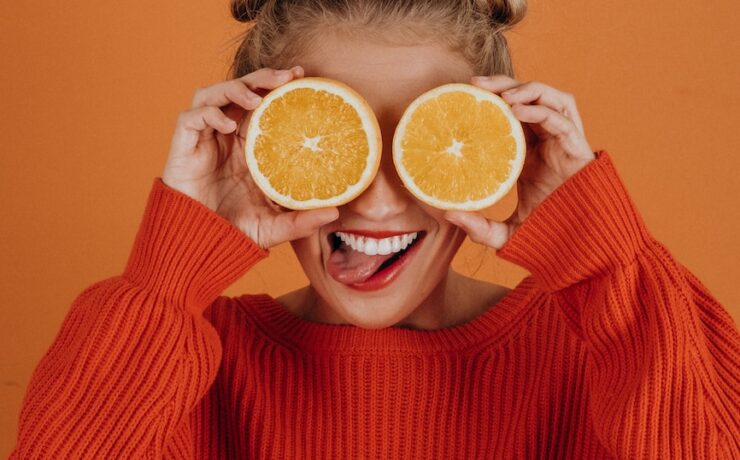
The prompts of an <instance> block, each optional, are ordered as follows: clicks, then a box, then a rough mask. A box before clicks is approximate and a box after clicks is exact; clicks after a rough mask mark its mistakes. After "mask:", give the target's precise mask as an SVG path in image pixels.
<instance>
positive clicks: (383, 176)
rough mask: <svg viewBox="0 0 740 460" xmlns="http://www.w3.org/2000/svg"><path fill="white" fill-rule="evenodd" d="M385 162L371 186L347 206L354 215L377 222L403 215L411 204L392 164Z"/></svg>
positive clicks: (382, 163)
mask: <svg viewBox="0 0 740 460" xmlns="http://www.w3.org/2000/svg"><path fill="white" fill-rule="evenodd" d="M383 160H384V161H382V162H381V166H380V168H379V169H378V173H377V174H376V175H375V178H374V179H373V181H372V183H371V184H370V186H369V187H368V188H367V189H365V191H364V192H362V194H360V196H358V197H357V198H355V199H354V200H352V201H350V202H349V203H347V205H346V206H347V208H349V210H351V211H352V212H353V213H355V214H357V215H359V216H362V217H363V218H365V219H368V220H372V221H375V222H384V221H390V220H392V219H393V218H394V217H397V216H398V215H400V214H403V213H404V212H405V211H406V209H407V208H408V206H409V202H410V201H409V197H408V194H407V193H406V191H405V189H404V188H403V185H402V183H401V179H400V178H399V177H398V175H397V174H396V171H395V169H393V166H392V164H391V165H389V162H388V161H385V159H383Z"/></svg>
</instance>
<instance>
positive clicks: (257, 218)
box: [162, 66, 339, 249]
mask: <svg viewBox="0 0 740 460" xmlns="http://www.w3.org/2000/svg"><path fill="white" fill-rule="evenodd" d="M302 76H303V69H302V68H301V67H300V66H297V67H294V68H292V69H290V70H274V69H269V68H263V69H259V70H257V71H255V72H252V73H250V74H247V75H245V76H243V77H240V78H237V79H234V80H228V81H224V82H220V83H216V84H214V85H211V86H207V87H205V88H199V89H197V90H196V91H195V95H194V96H193V102H192V107H191V108H190V110H187V111H185V112H181V113H180V115H179V117H178V119H177V125H176V127H175V133H174V135H173V137H172V143H171V145H170V152H169V156H168V158H167V164H166V166H165V169H164V173H163V174H162V181H163V182H164V183H165V184H166V185H167V186H169V187H171V188H173V189H175V190H177V191H179V192H182V193H184V194H185V195H187V196H189V197H191V198H193V199H195V200H197V201H199V202H200V203H202V204H204V205H205V206H207V207H208V208H210V209H211V210H213V211H214V212H216V213H217V214H219V215H220V216H222V217H224V218H225V219H227V220H228V221H230V222H231V223H232V224H234V225H235V226H236V227H237V228H239V229H240V230H242V231H243V232H244V233H245V234H246V235H247V236H248V237H249V238H251V239H252V241H254V242H255V243H257V244H258V245H259V246H260V247H262V248H265V249H267V248H270V247H272V246H275V245H277V244H279V243H282V242H284V241H290V240H294V239H297V238H302V237H305V236H308V235H310V234H312V233H313V232H315V231H316V230H317V229H318V228H319V227H320V226H322V225H324V224H326V223H329V222H331V221H333V220H335V219H336V218H337V217H338V215H339V213H338V211H337V209H336V208H323V209H315V210H310V211H285V210H283V208H281V207H279V206H278V205H276V204H275V203H273V202H272V201H271V200H270V199H269V198H267V197H266V196H265V195H264V193H263V192H262V191H261V190H260V189H259V188H258V187H257V185H256V184H255V183H254V181H253V180H252V176H251V175H250V173H249V170H248V169H247V162H246V158H245V154H244V141H245V138H246V129H247V125H248V118H249V114H250V113H251V111H252V110H254V109H256V108H257V106H258V105H259V104H260V102H261V100H262V98H261V97H260V96H259V94H258V91H259V92H261V93H263V94H266V93H267V92H269V90H272V89H274V88H277V87H279V86H280V85H283V84H285V83H287V82H289V81H291V80H293V79H294V78H301V77H302ZM265 90H267V91H265ZM240 126H241V127H240ZM237 129H238V131H237Z"/></svg>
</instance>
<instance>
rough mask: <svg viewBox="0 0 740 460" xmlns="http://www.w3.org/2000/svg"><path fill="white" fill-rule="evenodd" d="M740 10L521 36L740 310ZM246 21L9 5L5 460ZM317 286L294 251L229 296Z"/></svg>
mask: <svg viewBox="0 0 740 460" xmlns="http://www.w3.org/2000/svg"><path fill="white" fill-rule="evenodd" d="M738 17H740V4H738V2H736V1H735V0H715V1H713V2H695V1H689V0H674V1H671V2H667V1H664V2H642V1H637V0H631V1H623V2H618V3H608V2H589V1H586V0H549V1H544V0H531V1H530V10H529V14H528V16H527V18H526V19H525V20H524V22H522V23H520V24H519V25H518V26H517V27H516V28H515V30H514V31H511V32H509V34H508V37H509V42H510V44H511V47H512V52H513V56H514V65H515V68H516V69H517V76H518V77H519V79H520V80H524V81H527V80H539V81H543V82H546V83H548V84H550V85H552V86H555V87H556V88H560V89H562V90H565V91H568V92H572V93H574V94H575V95H576V100H577V102H578V107H579V109H580V112H581V115H582V118H583V120H584V124H585V129H586V135H587V138H588V139H589V141H590V143H591V146H592V147H593V148H594V149H600V148H604V149H606V150H608V151H609V152H610V154H611V155H612V158H613V159H614V161H615V163H616V164H617V167H618V170H619V172H620V175H621V177H622V178H623V181H624V182H625V184H626V186H627V188H628V190H629V191H630V194H631V196H632V197H633V199H634V201H635V202H636V203H637V206H638V208H639V210H640V211H641V213H642V215H643V217H644V219H645V221H646V222H647V224H648V226H649V228H650V229H651V231H652V233H653V235H655V236H656V238H657V239H658V240H660V241H662V242H663V243H664V244H666V245H667V246H668V248H669V249H671V251H672V252H673V254H674V255H675V256H676V257H677V258H678V260H679V261H681V263H683V264H684V265H686V266H687V267H688V268H689V269H690V270H691V271H692V272H694V273H695V274H697V275H698V276H699V278H700V279H701V280H702V281H703V282H704V283H705V284H706V285H707V286H708V287H709V289H710V290H711V291H712V292H713V293H714V295H715V296H716V297H717V298H718V299H719V300H720V301H721V302H722V303H723V304H724V305H725V306H726V308H727V309H728V310H729V311H730V312H731V313H732V315H733V316H734V317H735V320H736V322H737V320H738V318H740V289H738V287H737V286H738V281H737V278H738V275H737V273H738V272H737V263H738V254H740V250H739V249H740V245H739V244H738V242H737V240H738V235H740V213H739V211H738V209H739V208H740V207H739V206H738V197H740V181H738V180H737V174H738V171H740V153H738V146H739V145H740V129H738V128H737V126H736V125H737V120H738V119H740V97H739V96H740V91H739V90H738V89H737V85H738V83H740V63H739V62H738V59H737V56H740V49H739V48H740V29H738V27H737V24H736V18H738ZM243 27H244V26H243V25H242V24H238V23H236V22H235V21H233V20H231V18H230V16H229V13H228V2H227V1H226V0H222V1H220V2H203V1H194V0H178V1H159V2H151V1H143V0H138V1H134V2H127V3H125V4H115V5H114V4H111V3H110V2H94V1H92V0H75V1H72V2H66V3H64V4H60V3H54V4H52V3H51V2H48V1H42V2H41V3H39V2H2V4H0V40H1V41H0V62H1V63H2V64H1V65H2V73H1V75H2V85H0V107H1V110H0V117H1V118H0V142H2V143H3V145H4V147H3V152H2V154H0V197H1V198H2V209H3V214H4V215H3V220H2V224H0V257H2V262H3V263H2V272H1V273H0V296H2V318H3V321H2V326H1V327H2V333H1V334H0V350H2V359H1V360H0V383H1V386H0V456H2V457H3V458H4V457H5V456H7V454H8V453H9V452H10V449H11V448H12V445H13V444H14V440H15V432H16V423H17V417H18V411H19V409H20V404H21V401H22V397H23V394H24V392H25V388H26V385H27V384H28V381H29V378H30V375H31V372H32V371H33V369H34V367H35V366H36V364H37V362H38V361H39V359H40V358H41V356H42V354H43V353H44V352H45V351H46V349H47V347H48V346H49V345H50V344H51V341H52V340H53V338H54V337H55V335H56V333H57V331H58V328H59V327H60V324H61V322H62V320H63V318H64V316H65V314H66V312H67V310H68V308H69V306H70V304H71V302H72V301H73V300H74V298H75V297H76V295H77V294H78V293H80V292H81V291H82V290H83V289H84V288H85V287H86V286H88V285H90V284H92V283H93V282H95V281H98V280H101V279H104V278H108V277H111V276H115V275H117V274H120V273H121V271H122V270H123V267H124V264H125V262H126V260H127V257H128V253H129V250H130V248H131V244H132V243H133V240H134V236H135V234H136V230H137V228H138V224H139V222H140V219H141V216H142V213H143V210H144V205H145V203H146V198H147V195H148V193H149V188H150V186H151V183H152V179H153V178H154V177H155V176H159V175H160V174H161V172H162V169H163V167H164V164H165V159H166V154H167V151H168V146H169V141H170V137H171V135H172V131H173V129H174V125H175V119H176V116H177V114H178V112H179V111H181V110H184V109H186V108H188V106H189V103H190V100H191V97H192V93H193V91H194V90H195V88H196V87H198V86H204V85H208V84H211V83H215V82H217V81H220V80H223V79H225V78H226V68H227V66H228V64H229V61H230V59H231V56H232V52H233V50H234V45H235V44H234V42H233V40H232V39H234V38H235V37H236V36H237V34H238V33H239V32H240V31H241V30H242V28H243ZM466 244H467V243H466ZM455 264H456V266H457V267H458V268H460V269H461V270H462V271H463V272H465V273H468V274H471V273H473V272H475V276H477V277H480V278H485V279H489V280H492V281H495V282H497V283H500V284H504V285H507V286H509V287H513V286H514V285H515V284H516V283H517V282H518V281H519V280H520V279H521V278H522V277H523V276H524V275H525V272H524V271H523V270H522V269H519V268H517V267H514V266H512V265H511V264H509V263H507V262H503V261H501V260H499V259H496V258H495V255H494V251H493V250H484V249H482V248H481V247H475V246H473V245H471V244H467V246H465V247H464V250H463V253H461V255H460V256H459V257H458V259H457V260H456V262H455ZM286 266H287V267H289V268H287V269H286V268H285V267H286ZM478 267H480V268H478ZM286 274H287V276H286ZM303 283H305V278H304V276H303V274H302V272H301V270H300V267H299V266H298V264H297V263H296V262H295V260H294V258H293V256H292V253H291V252H290V249H289V248H288V247H287V246H284V247H280V248H278V249H276V250H274V251H273V253H272V256H271V257H270V258H269V259H268V260H266V261H263V262H261V263H260V264H259V265H258V266H257V267H256V268H255V269H254V270H253V271H252V272H251V273H250V274H249V275H248V276H247V277H245V278H243V279H242V280H240V281H239V282H237V283H236V284H235V285H234V286H232V287H231V288H229V289H228V290H227V291H226V294H229V295H236V294H238V293H241V292H257V291H260V292H262V291H266V292H269V293H271V294H274V295H279V294H282V293H284V292H286V291H288V290H292V289H294V288H296V287H298V286H300V285H302V284H303Z"/></svg>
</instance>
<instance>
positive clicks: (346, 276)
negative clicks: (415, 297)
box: [326, 231, 426, 290]
mask: <svg viewBox="0 0 740 460" xmlns="http://www.w3.org/2000/svg"><path fill="white" fill-rule="evenodd" d="M379 236H384V235H382V234H377V233H375V234H374V236H368V235H366V234H363V232H333V233H331V234H329V236H328V238H329V244H330V245H331V250H332V253H331V255H330V256H329V260H328V261H327V266H326V269H327V271H328V272H329V274H330V275H331V276H332V277H333V278H334V279H335V280H336V281H339V282H340V283H342V284H345V285H347V286H349V287H351V288H353V289H358V290H375V289H380V288H382V287H384V286H386V285H388V284H389V283H390V282H391V281H393V280H394V279H395V278H396V277H397V276H398V274H399V273H400V272H401V269H402V268H403V267H404V266H405V265H406V263H407V261H408V259H409V258H410V256H411V255H413V254H414V253H415V252H416V250H417V248H418V246H419V243H420V242H421V241H422V240H423V239H424V237H425V236H426V232H424V231H418V232H409V233H395V234H392V233H389V234H388V235H387V236H384V237H379Z"/></svg>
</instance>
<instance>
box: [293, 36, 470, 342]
mask: <svg viewBox="0 0 740 460" xmlns="http://www.w3.org/2000/svg"><path fill="white" fill-rule="evenodd" d="M295 64H299V65H301V66H303V68H304V70H305V76H317V77H327V78H332V79H336V80H339V81H342V82H344V83H346V84H348V85H350V86H351V87H352V88H354V89H355V90H356V91H357V92H359V93H360V94H361V95H362V96H363V97H364V98H365V99H366V100H367V102H368V103H369V104H370V106H371V107H372V109H373V111H374V112H375V115H376V117H377V119H378V122H379V124H380V128H381V134H382V137H383V152H382V159H381V165H380V169H379V171H378V174H377V175H376V177H375V179H374V181H373V183H372V184H371V185H370V187H369V188H368V189H367V190H365V192H364V193H363V194H362V195H360V196H359V197H357V198H356V199H354V200H353V201H351V202H350V203H348V204H346V205H344V206H340V207H339V219H337V220H336V221H334V222H332V223H330V224H328V225H326V226H324V227H322V228H321V229H320V230H319V231H318V233H316V234H314V235H311V236H309V237H307V238H303V239H300V240H296V241H293V242H292V246H293V249H294V251H295V253H296V256H297V257H298V260H299V261H300V263H301V265H302V267H303V270H304V271H305V273H306V275H307V277H308V279H309V280H310V282H311V287H310V293H309V294H310V295H309V296H308V297H307V298H306V299H304V300H303V302H304V303H310V305H308V306H304V308H303V311H302V316H304V317H306V318H308V319H311V320H314V321H317V322H322V323H333V324H347V323H349V324H354V325H356V326H360V327H364V328H381V327H388V326H393V325H398V326H411V327H418V326H421V325H426V324H432V323H434V320H433V319H432V318H437V319H438V318H440V317H441V316H443V315H445V313H444V311H443V310H444V309H445V307H446V306H445V305H444V303H445V299H448V298H449V293H450V291H451V290H454V288H453V287H452V286H451V283H450V282H449V281H450V278H452V277H451V276H448V273H449V266H450V263H451V261H452V258H453V257H454V255H455V253H456V252H457V250H458V248H459V247H460V245H461V243H462V241H463V240H464V238H465V234H464V233H463V232H462V231H461V230H460V229H459V228H458V227H455V226H453V225H452V224H450V223H449V222H447V221H446V220H445V219H444V218H443V217H442V215H443V211H440V210H437V209H435V208H432V207H429V206H427V205H425V204H422V203H421V202H419V201H418V200H416V199H415V198H414V197H413V196H412V195H411V194H409V193H408V192H407V191H406V190H405V189H404V187H403V186H402V184H401V181H400V179H399V177H398V175H397V174H396V171H395V168H394V166H393V159H392V150H391V148H392V143H393V134H394V132H395V129H396V125H397V124H398V121H399V120H400V118H401V116H402V115H403V112H404V110H405V109H406V107H407V106H408V105H409V104H410V103H411V101H413V100H414V99H415V98H416V97H418V96H419V95H421V94H422V93H424V92H426V91H427V90H430V89H432V88H434V87H437V86H440V85H442V84H445V83H453V82H469V81H470V77H471V76H472V75H473V70H472V69H471V67H470V64H469V63H467V62H466V61H465V60H464V59H463V58H462V56H459V55H458V54H456V53H454V52H452V51H449V50H447V49H446V48H444V47H443V46H441V45H416V46H399V45H391V44H388V43H381V42H372V41H367V40H358V39H353V38H351V37H349V36H346V35H341V36H339V35H335V34H333V33H326V34H322V35H321V36H320V37H319V38H318V40H317V42H316V43H314V44H313V46H312V47H311V51H310V52H309V53H308V54H302V55H301V56H300V57H299V58H298V59H297V60H296V62H295ZM414 234H415V235H416V236H415V237H414ZM374 252H380V254H375V255H373V253H374Z"/></svg>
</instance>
